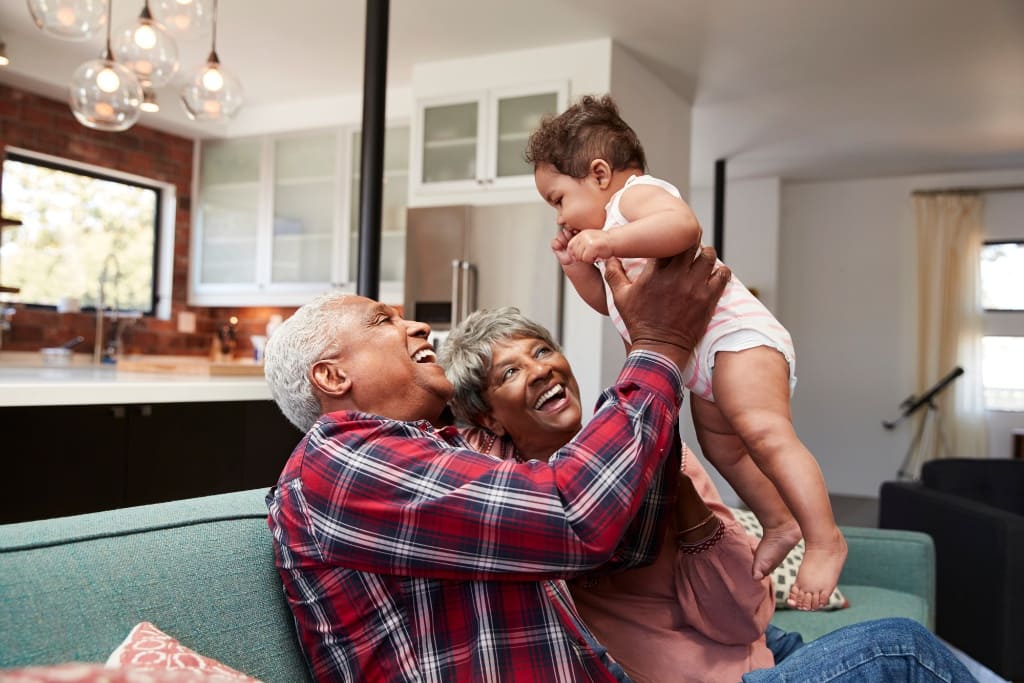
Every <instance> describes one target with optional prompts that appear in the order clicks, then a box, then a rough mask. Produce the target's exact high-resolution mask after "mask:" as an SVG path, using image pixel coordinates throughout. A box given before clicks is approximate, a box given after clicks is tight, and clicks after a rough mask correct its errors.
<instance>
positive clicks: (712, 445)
mask: <svg viewBox="0 0 1024 683" xmlns="http://www.w3.org/2000/svg"><path fill="white" fill-rule="evenodd" d="M690 412H691V414H692V415H693V425H694V429H695V430H696V432H697V441H699V442H700V447H701V450H702V451H704V457H706V458H707V459H708V460H709V461H710V462H711V464H712V465H714V466H715V469H716V470H718V472H719V473H720V474H721V475H722V476H723V477H725V480H726V481H727V482H729V485H730V486H732V487H733V489H735V490H736V493H737V494H738V495H739V497H740V498H742V499H743V502H745V503H746V504H747V505H748V506H749V507H750V510H751V511H752V512H753V513H754V514H755V515H757V519H758V521H759V522H761V526H762V528H763V529H764V535H763V536H762V537H761V542H760V543H758V545H757V549H756V551H755V552H754V564H753V566H752V568H751V570H752V575H753V577H754V579H756V580H758V581H760V580H761V579H762V578H763V577H764V576H765V575H767V574H768V572H770V571H771V570H773V569H775V568H776V567H777V566H779V563H780V562H782V560H783V559H784V558H785V557H786V553H788V552H789V551H790V550H792V549H793V546H795V545H796V544H797V542H798V541H799V540H800V527H799V525H798V524H797V522H796V519H794V518H793V514H792V513H791V512H790V511H789V507H787V505H786V503H785V501H783V500H782V498H781V497H780V496H779V492H778V491H777V490H776V488H775V484H773V483H772V482H771V480H770V479H768V477H767V476H765V474H764V472H762V471H761V470H760V468H758V466H757V464H756V463H755V462H754V461H753V460H752V459H751V458H750V456H749V455H748V453H747V448H746V446H745V445H744V444H743V441H741V440H740V438H739V437H738V436H737V435H736V433H735V432H733V429H732V426H731V425H730V424H729V422H728V421H727V420H726V419H725V416H724V415H722V412H721V411H720V410H719V409H718V407H717V406H716V405H715V404H714V403H712V402H711V401H707V400H705V399H702V398H700V397H699V396H695V395H694V394H690Z"/></svg>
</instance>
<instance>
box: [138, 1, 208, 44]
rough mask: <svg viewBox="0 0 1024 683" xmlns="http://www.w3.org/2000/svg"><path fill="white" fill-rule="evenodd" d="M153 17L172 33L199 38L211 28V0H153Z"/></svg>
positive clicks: (183, 36)
mask: <svg viewBox="0 0 1024 683" xmlns="http://www.w3.org/2000/svg"><path fill="white" fill-rule="evenodd" d="M152 8H153V18H155V19H156V20H157V21H159V22H160V23H161V24H163V26H164V28H166V29H167V31H168V32H169V33H170V34H171V35H175V36H178V37H180V38H198V37H200V36H203V35H206V32H207V31H208V30H209V29H210V20H211V18H212V17H211V15H212V12H211V11H210V0H153V2H152Z"/></svg>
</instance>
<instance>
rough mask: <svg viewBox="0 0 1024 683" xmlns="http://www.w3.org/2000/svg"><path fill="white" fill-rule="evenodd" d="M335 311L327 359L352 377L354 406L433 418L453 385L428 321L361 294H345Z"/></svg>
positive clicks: (379, 412)
mask: <svg viewBox="0 0 1024 683" xmlns="http://www.w3.org/2000/svg"><path fill="white" fill-rule="evenodd" d="M336 310H337V312H338V314H339V316H340V320H339V322H338V327H337V329H338V330H340V332H339V333H338V348H339V349H340V351H339V352H338V354H337V356H335V357H334V358H333V359H332V360H331V361H330V362H332V363H336V364H337V365H338V366H339V367H340V368H341V369H342V370H343V371H344V373H345V375H346V376H347V377H348V378H349V380H350V381H351V388H350V398H351V400H352V402H353V403H354V404H355V405H356V407H357V409H358V410H360V411H363V412H367V413H374V414H376V415H381V416H383V417H388V418H391V419H395V420H436V419H437V418H438V416H440V414H441V411H442V410H443V409H444V406H445V404H446V403H447V402H448V399H449V398H451V395H452V384H451V382H449V381H448V379H447V378H446V377H445V375H444V369H443V368H441V366H440V365H438V364H437V357H436V356H435V355H434V349H433V347H432V346H431V345H430V342H429V341H428V339H427V336H428V335H429V334H430V326H429V325H426V324H424V323H419V322H416V321H413V320H405V319H403V318H402V317H401V316H400V315H398V312H397V311H396V310H395V309H394V308H392V307H390V306H386V305H384V304H380V303H377V302H376V301H372V300H370V299H365V298H363V297H346V298H345V299H343V300H342V301H341V302H340V303H339V304H338V305H337V308H336Z"/></svg>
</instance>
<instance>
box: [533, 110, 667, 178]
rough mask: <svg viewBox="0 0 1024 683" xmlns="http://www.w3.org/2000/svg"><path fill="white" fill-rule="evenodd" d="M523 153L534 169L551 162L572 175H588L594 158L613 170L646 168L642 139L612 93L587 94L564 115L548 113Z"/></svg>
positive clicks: (643, 169)
mask: <svg viewBox="0 0 1024 683" xmlns="http://www.w3.org/2000/svg"><path fill="white" fill-rule="evenodd" d="M524 156H525V157H526V161H527V162H529V163H531V164H533V168H534V169H536V168H537V167H538V166H540V165H541V164H551V165H552V166H554V167H555V169H556V170H558V172H559V173H561V174H563V175H567V176H571V177H573V178H584V177H586V175H587V173H588V172H589V168H590V162H591V161H593V160H594V159H604V160H605V161H607V162H608V165H610V166H611V167H612V170H613V171H621V170H623V169H627V168H639V169H640V170H641V171H644V172H646V171H647V159H646V157H645V156H644V148H643V147H642V146H641V145H640V139H639V138H638V137H637V135H636V133H635V132H633V129H632V128H630V127H629V125H628V124H627V123H626V122H625V121H623V120H622V117H621V116H619V108H618V107H617V106H616V105H615V101H614V100H612V98H611V96H610V95H604V96H602V97H594V96H592V95H584V96H583V97H581V98H580V100H579V102H577V103H576V104H574V105H572V106H571V107H569V108H568V109H566V110H565V111H564V112H562V113H561V114H559V115H557V116H553V115H550V114H549V115H547V116H545V117H544V118H543V119H541V122H540V126H539V127H538V128H537V129H536V130H535V131H533V133H532V134H531V135H530V140H529V142H527V143H526V152H525V155H524Z"/></svg>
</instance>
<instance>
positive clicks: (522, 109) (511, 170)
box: [496, 92, 558, 178]
mask: <svg viewBox="0 0 1024 683" xmlns="http://www.w3.org/2000/svg"><path fill="white" fill-rule="evenodd" d="M557 112H558V93H557V92H550V93H541V94H539V95H524V96H521V97H502V98H499V99H498V142H497V152H496V154H497V159H496V161H497V164H496V172H497V177H499V178H506V177H509V176H523V175H526V176H532V175H533V167H532V166H530V164H528V163H527V162H526V161H525V160H524V159H523V152H524V150H525V149H526V141H527V140H528V139H529V137H530V133H531V132H533V130H534V129H535V128H536V127H537V126H538V125H540V119H541V117H542V116H543V115H544V114H548V113H557Z"/></svg>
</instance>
